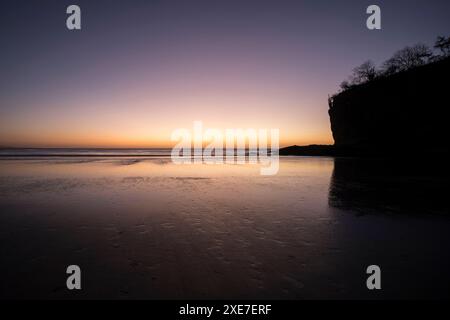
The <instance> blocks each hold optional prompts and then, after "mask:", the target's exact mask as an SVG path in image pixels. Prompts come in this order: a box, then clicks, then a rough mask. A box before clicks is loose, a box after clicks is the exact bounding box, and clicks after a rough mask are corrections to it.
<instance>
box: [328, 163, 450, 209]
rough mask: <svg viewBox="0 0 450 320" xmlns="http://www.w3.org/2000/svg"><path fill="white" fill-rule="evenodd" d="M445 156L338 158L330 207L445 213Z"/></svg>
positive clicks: (334, 170) (332, 180)
mask: <svg viewBox="0 0 450 320" xmlns="http://www.w3.org/2000/svg"><path fill="white" fill-rule="evenodd" d="M445 172H446V169H445V164H444V163H443V160H433V161H425V160H423V159H421V160H420V161H418V160H414V161H413V160H411V159H407V158H404V159H398V158H395V159H356V158H335V159H334V169H333V174H332V176H331V182H330V189H329V205H330V206H331V207H335V208H340V209H345V210H354V211H357V212H358V213H361V214H364V213H374V212H381V213H404V214H445V213H447V209H446V208H448V205H447V201H446V196H445V195H444V186H445V185H444V183H445V181H444V180H445V179H446V178H444V176H445V175H446V173H445Z"/></svg>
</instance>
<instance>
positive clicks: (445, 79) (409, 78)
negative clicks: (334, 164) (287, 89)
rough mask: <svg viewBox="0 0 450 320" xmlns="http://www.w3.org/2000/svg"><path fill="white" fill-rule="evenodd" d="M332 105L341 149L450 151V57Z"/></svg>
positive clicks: (354, 92)
mask: <svg viewBox="0 0 450 320" xmlns="http://www.w3.org/2000/svg"><path fill="white" fill-rule="evenodd" d="M329 105H330V109H329V111H328V113H329V115H330V121H331V130H332V132H333V138H334V141H335V146H336V147H350V148H357V149H359V150H363V152H368V153H371V154H378V153H384V152H399V153H404V152H405V151H411V150H416V149H420V150H421V151H426V152H439V153H440V152H446V153H448V141H447V140H448V138H447V134H446V133H447V132H446V131H447V127H448V125H447V123H448V118H447V113H448V110H449V109H450V58H446V59H444V60H440V61H437V62H434V63H431V64H428V65H424V66H421V67H417V68H414V69H412V70H408V71H405V72H401V73H398V74H394V75H391V76H388V77H383V78H379V79H376V80H374V81H371V82H369V83H365V84H362V85H359V86H357V87H353V88H351V89H349V90H346V91H344V92H341V93H339V94H337V95H335V96H334V97H332V98H330V101H329Z"/></svg>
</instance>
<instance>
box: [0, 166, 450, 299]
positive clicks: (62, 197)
mask: <svg viewBox="0 0 450 320" xmlns="http://www.w3.org/2000/svg"><path fill="white" fill-rule="evenodd" d="M335 164H336V161H335V160H334V159H332V158H313V157H304V158H302V157H299V158H290V157H286V158H283V157H282V158H281V164H280V171H279V173H278V174H277V175H276V176H261V175H259V166H257V165H227V166H215V165H202V164H198V165H178V166H177V165H174V164H172V163H171V161H170V159H169V158H165V157H161V158H158V157H157V158H151V159H150V158H148V159H146V158H126V157H124V158H115V159H108V158H96V159H91V158H88V157H86V158H80V159H64V158H52V159H41V158H36V159H26V160H25V159H15V160H14V159H3V160H1V161H0V212H1V213H0V253H1V264H0V273H1V275H2V281H1V282H0V295H1V297H2V298H42V299H46V298H117V299H132V298H140V299H167V298H169V299H203V298H207V299H216V298H217V299H241V298H245V299H252V298H253V299H259V298H267V299H303V298H308V299H313V298H420V297H425V298H428V297H429V298H432V297H449V295H450V292H449V290H448V284H449V283H450V273H449V272H448V270H450V250H449V249H450V233H449V232H448V230H450V229H449V227H450V219H448V218H447V217H446V216H445V215H442V214H439V213H442V212H439V211H442V207H439V206H437V207H436V206H432V205H430V206H428V207H425V206H424V208H423V210H425V211H426V210H429V211H432V212H431V213H433V214H426V215H425V214H423V215H420V214H408V213H409V212H408V210H409V209H408V208H410V207H416V209H417V205H415V204H414V198H416V199H417V197H418V198H420V195H421V194H422V195H423V193H424V192H430V191H429V189H426V190H424V192H421V191H422V190H421V189H420V188H421V187H420V186H422V185H423V184H422V183H421V182H419V183H417V186H418V187H417V188H416V187H414V190H418V191H417V192H418V193H417V195H414V197H413V198H411V197H405V199H403V197H395V196H394V198H395V199H397V200H398V201H397V202H396V201H394V202H388V203H384V202H381V205H380V201H377V200H376V199H377V196H376V190H378V189H377V188H382V187H381V186H375V187H374V188H372V187H371V185H370V184H358V183H357V182H355V181H351V180H346V179H343V180H339V179H340V175H341V174H342V170H341V169H340V172H339V176H338V175H337V173H338V172H337V171H336V170H335ZM350 167H352V166H350ZM336 168H337V167H336ZM341 168H342V166H341ZM397 182H398V181H396V182H395V183H397ZM405 183H406V184H408V185H409V186H411V180H405ZM434 185H436V183H434V182H433V186H434ZM438 187H440V185H439V184H438V185H436V188H438ZM418 188H419V189H418ZM355 190H358V192H360V193H361V194H366V195H367V194H370V195H371V196H369V197H362V198H361V197H360V196H358V197H357V198H356V197H353V194H352V192H354V191H355ZM379 190H381V189H379ZM391 194H392V193H391ZM403 194H404V193H403ZM426 195H427V194H425V199H423V201H422V202H420V204H421V205H423V203H426V202H427V199H426ZM358 199H359V201H357V200H358ZM361 199H363V200H362V202H361ZM407 199H409V200H407ZM353 200H355V201H353ZM411 204H412V205H411ZM391 209H392V210H391ZM419 209H420V208H419ZM402 211H405V212H402ZM71 264H76V265H79V266H80V267H81V270H82V290H81V291H77V292H74V291H69V290H67V289H66V277H67V275H66V273H65V271H66V267H67V266H68V265H71ZM371 264H377V265H379V266H380V267H381V270H382V290H381V291H378V292H373V291H369V290H367V288H366V278H367V275H366V273H365V271H366V267H367V266H368V265H371Z"/></svg>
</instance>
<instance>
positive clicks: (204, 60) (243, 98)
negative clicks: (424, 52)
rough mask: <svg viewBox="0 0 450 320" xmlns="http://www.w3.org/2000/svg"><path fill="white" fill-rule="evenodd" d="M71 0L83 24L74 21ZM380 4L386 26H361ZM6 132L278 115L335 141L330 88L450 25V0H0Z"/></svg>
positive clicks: (116, 141) (29, 135)
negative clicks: (71, 26) (73, 25)
mask: <svg viewBox="0 0 450 320" xmlns="http://www.w3.org/2000/svg"><path fill="white" fill-rule="evenodd" d="M70 4H78V5H79V6H80V7H81V10H82V30H81V31H69V30H67V29H66V25H65V21H66V18H67V15H66V13H65V10H66V7H67V6H68V5H70ZM370 4H378V5H379V6H380V7H381V10H382V30H381V31H370V30H368V29H367V28H366V26H365V21H366V18H367V14H366V13H365V10H366V8H367V6H368V5H370ZM0 10H1V12H0V40H1V47H0V146H14V147H21V146H22V147H23V146H30V147H84V146H86V147H162V146H171V145H173V143H172V142H170V135H171V132H172V131H173V130H174V129H176V128H180V127H185V128H192V125H193V121H195V120H201V121H203V124H204V126H205V127H216V128H220V129H225V128H279V129H280V138H281V145H290V144H310V143H320V144H328V143H333V140H332V136H331V131H330V125H329V118H328V113H327V110H328V105H327V96H328V94H332V93H334V92H336V91H337V90H338V85H339V83H340V82H341V81H342V80H344V79H345V78H346V77H347V76H348V75H349V73H350V72H351V70H352V68H353V67H355V66H356V65H358V64H361V63H362V62H364V61H365V60H367V59H371V60H373V61H374V62H376V63H377V64H379V63H381V62H382V61H384V60H385V59H387V58H389V57H390V56H391V55H392V53H394V52H395V51H396V50H398V49H400V48H402V47H404V46H406V45H412V44H415V43H417V42H422V43H425V44H428V45H432V44H433V43H434V40H435V38H436V37H437V36H438V35H449V34H450V19H449V13H450V1H447V0H443V1H430V0H428V1H411V0H409V1H406V0H405V1H312V0H311V1H301V0H296V1H283V0H273V1H264V0H251V1H250V0H239V1H234V0H222V1H216V0H207V1H197V0H183V1H170V0H164V1H152V0H145V1H137V0H128V1H112V0H108V1H98V0H89V1H82V0H71V1H64V0H58V1H56V0H55V1H47V0H41V1H31V0H29V1H22V0H2V1H1V3H0Z"/></svg>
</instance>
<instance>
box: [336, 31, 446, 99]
mask: <svg viewBox="0 0 450 320" xmlns="http://www.w3.org/2000/svg"><path fill="white" fill-rule="evenodd" d="M434 49H436V50H437V51H438V52H437V53H434V52H433V51H432V50H431V49H430V48H429V47H427V46H426V45H424V44H420V43H419V44H416V45H414V46H411V47H409V46H408V47H405V48H403V49H401V50H399V51H397V52H396V53H395V54H394V55H393V56H392V57H391V58H389V59H388V60H386V61H385V62H384V63H383V64H382V65H381V67H380V68H377V67H376V66H375V64H374V63H373V62H372V61H371V60H368V61H366V62H364V63H363V64H361V65H360V66H358V67H356V68H354V69H353V72H352V74H351V75H350V76H349V78H348V79H347V80H344V81H343V82H342V83H341V84H340V88H341V92H342V91H345V90H348V89H351V88H353V87H355V86H358V85H361V84H364V83H367V82H370V81H373V80H375V79H377V78H383V77H388V76H391V75H393V74H395V73H399V72H403V71H407V70H410V69H413V68H415V67H419V66H423V65H426V64H428V63H432V62H436V61H439V60H442V59H445V58H447V57H449V56H450V37H442V36H440V37H438V38H437V40H436V42H435V45H434Z"/></svg>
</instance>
